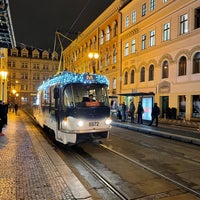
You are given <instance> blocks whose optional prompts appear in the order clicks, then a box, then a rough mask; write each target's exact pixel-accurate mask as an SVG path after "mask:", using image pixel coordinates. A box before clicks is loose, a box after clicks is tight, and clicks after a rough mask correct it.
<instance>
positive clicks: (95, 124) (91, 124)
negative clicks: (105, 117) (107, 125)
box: [89, 122, 99, 126]
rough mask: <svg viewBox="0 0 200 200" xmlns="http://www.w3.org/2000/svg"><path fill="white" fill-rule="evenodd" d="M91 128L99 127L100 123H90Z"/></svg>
mask: <svg viewBox="0 0 200 200" xmlns="http://www.w3.org/2000/svg"><path fill="white" fill-rule="evenodd" d="M89 126H99V122H89Z"/></svg>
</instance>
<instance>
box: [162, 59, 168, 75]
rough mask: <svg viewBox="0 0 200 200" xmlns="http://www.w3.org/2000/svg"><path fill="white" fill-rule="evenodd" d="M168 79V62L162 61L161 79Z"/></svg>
mask: <svg viewBox="0 0 200 200" xmlns="http://www.w3.org/2000/svg"><path fill="white" fill-rule="evenodd" d="M168 77H169V65H168V61H164V62H163V64H162V78H168Z"/></svg>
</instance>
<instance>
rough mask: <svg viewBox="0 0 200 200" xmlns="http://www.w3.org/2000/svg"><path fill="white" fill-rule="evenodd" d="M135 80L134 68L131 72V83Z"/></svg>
mask: <svg viewBox="0 0 200 200" xmlns="http://www.w3.org/2000/svg"><path fill="white" fill-rule="evenodd" d="M134 82H135V71H134V70H133V69H132V70H131V74H130V83H134Z"/></svg>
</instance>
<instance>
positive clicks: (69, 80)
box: [33, 71, 111, 144]
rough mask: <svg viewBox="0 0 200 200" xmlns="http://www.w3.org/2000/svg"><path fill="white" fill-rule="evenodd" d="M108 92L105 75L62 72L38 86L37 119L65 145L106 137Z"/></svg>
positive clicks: (34, 110) (108, 129) (35, 106)
mask: <svg viewBox="0 0 200 200" xmlns="http://www.w3.org/2000/svg"><path fill="white" fill-rule="evenodd" d="M107 89H108V79H107V78H106V77H105V76H102V75H99V74H88V73H83V74H77V73H72V72H67V71H63V72H61V73H60V74H58V75H55V76H54V77H52V78H50V79H49V80H47V81H45V82H44V83H43V84H42V85H41V86H39V88H38V92H37V100H36V102H35V104H34V106H33V115H34V118H35V120H36V121H37V122H38V123H39V125H40V126H42V127H43V128H47V129H48V130H49V132H50V133H53V136H54V137H55V140H56V141H59V142H61V143H63V144H77V143H79V142H82V141H87V140H96V139H101V138H106V137H108V136H109V131H110V129H111V118H110V106H109V99H108V93H107ZM89 95H92V96H93V99H92V101H89V98H88V96H89Z"/></svg>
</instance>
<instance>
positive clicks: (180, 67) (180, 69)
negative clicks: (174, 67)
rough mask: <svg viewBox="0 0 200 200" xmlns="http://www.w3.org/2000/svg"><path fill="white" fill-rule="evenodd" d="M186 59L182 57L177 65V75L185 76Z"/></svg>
mask: <svg viewBox="0 0 200 200" xmlns="http://www.w3.org/2000/svg"><path fill="white" fill-rule="evenodd" d="M186 61H187V60H186V57H185V56H182V57H181V58H180V60H179V63H178V75H179V76H184V75H186V69H187V62H186Z"/></svg>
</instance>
